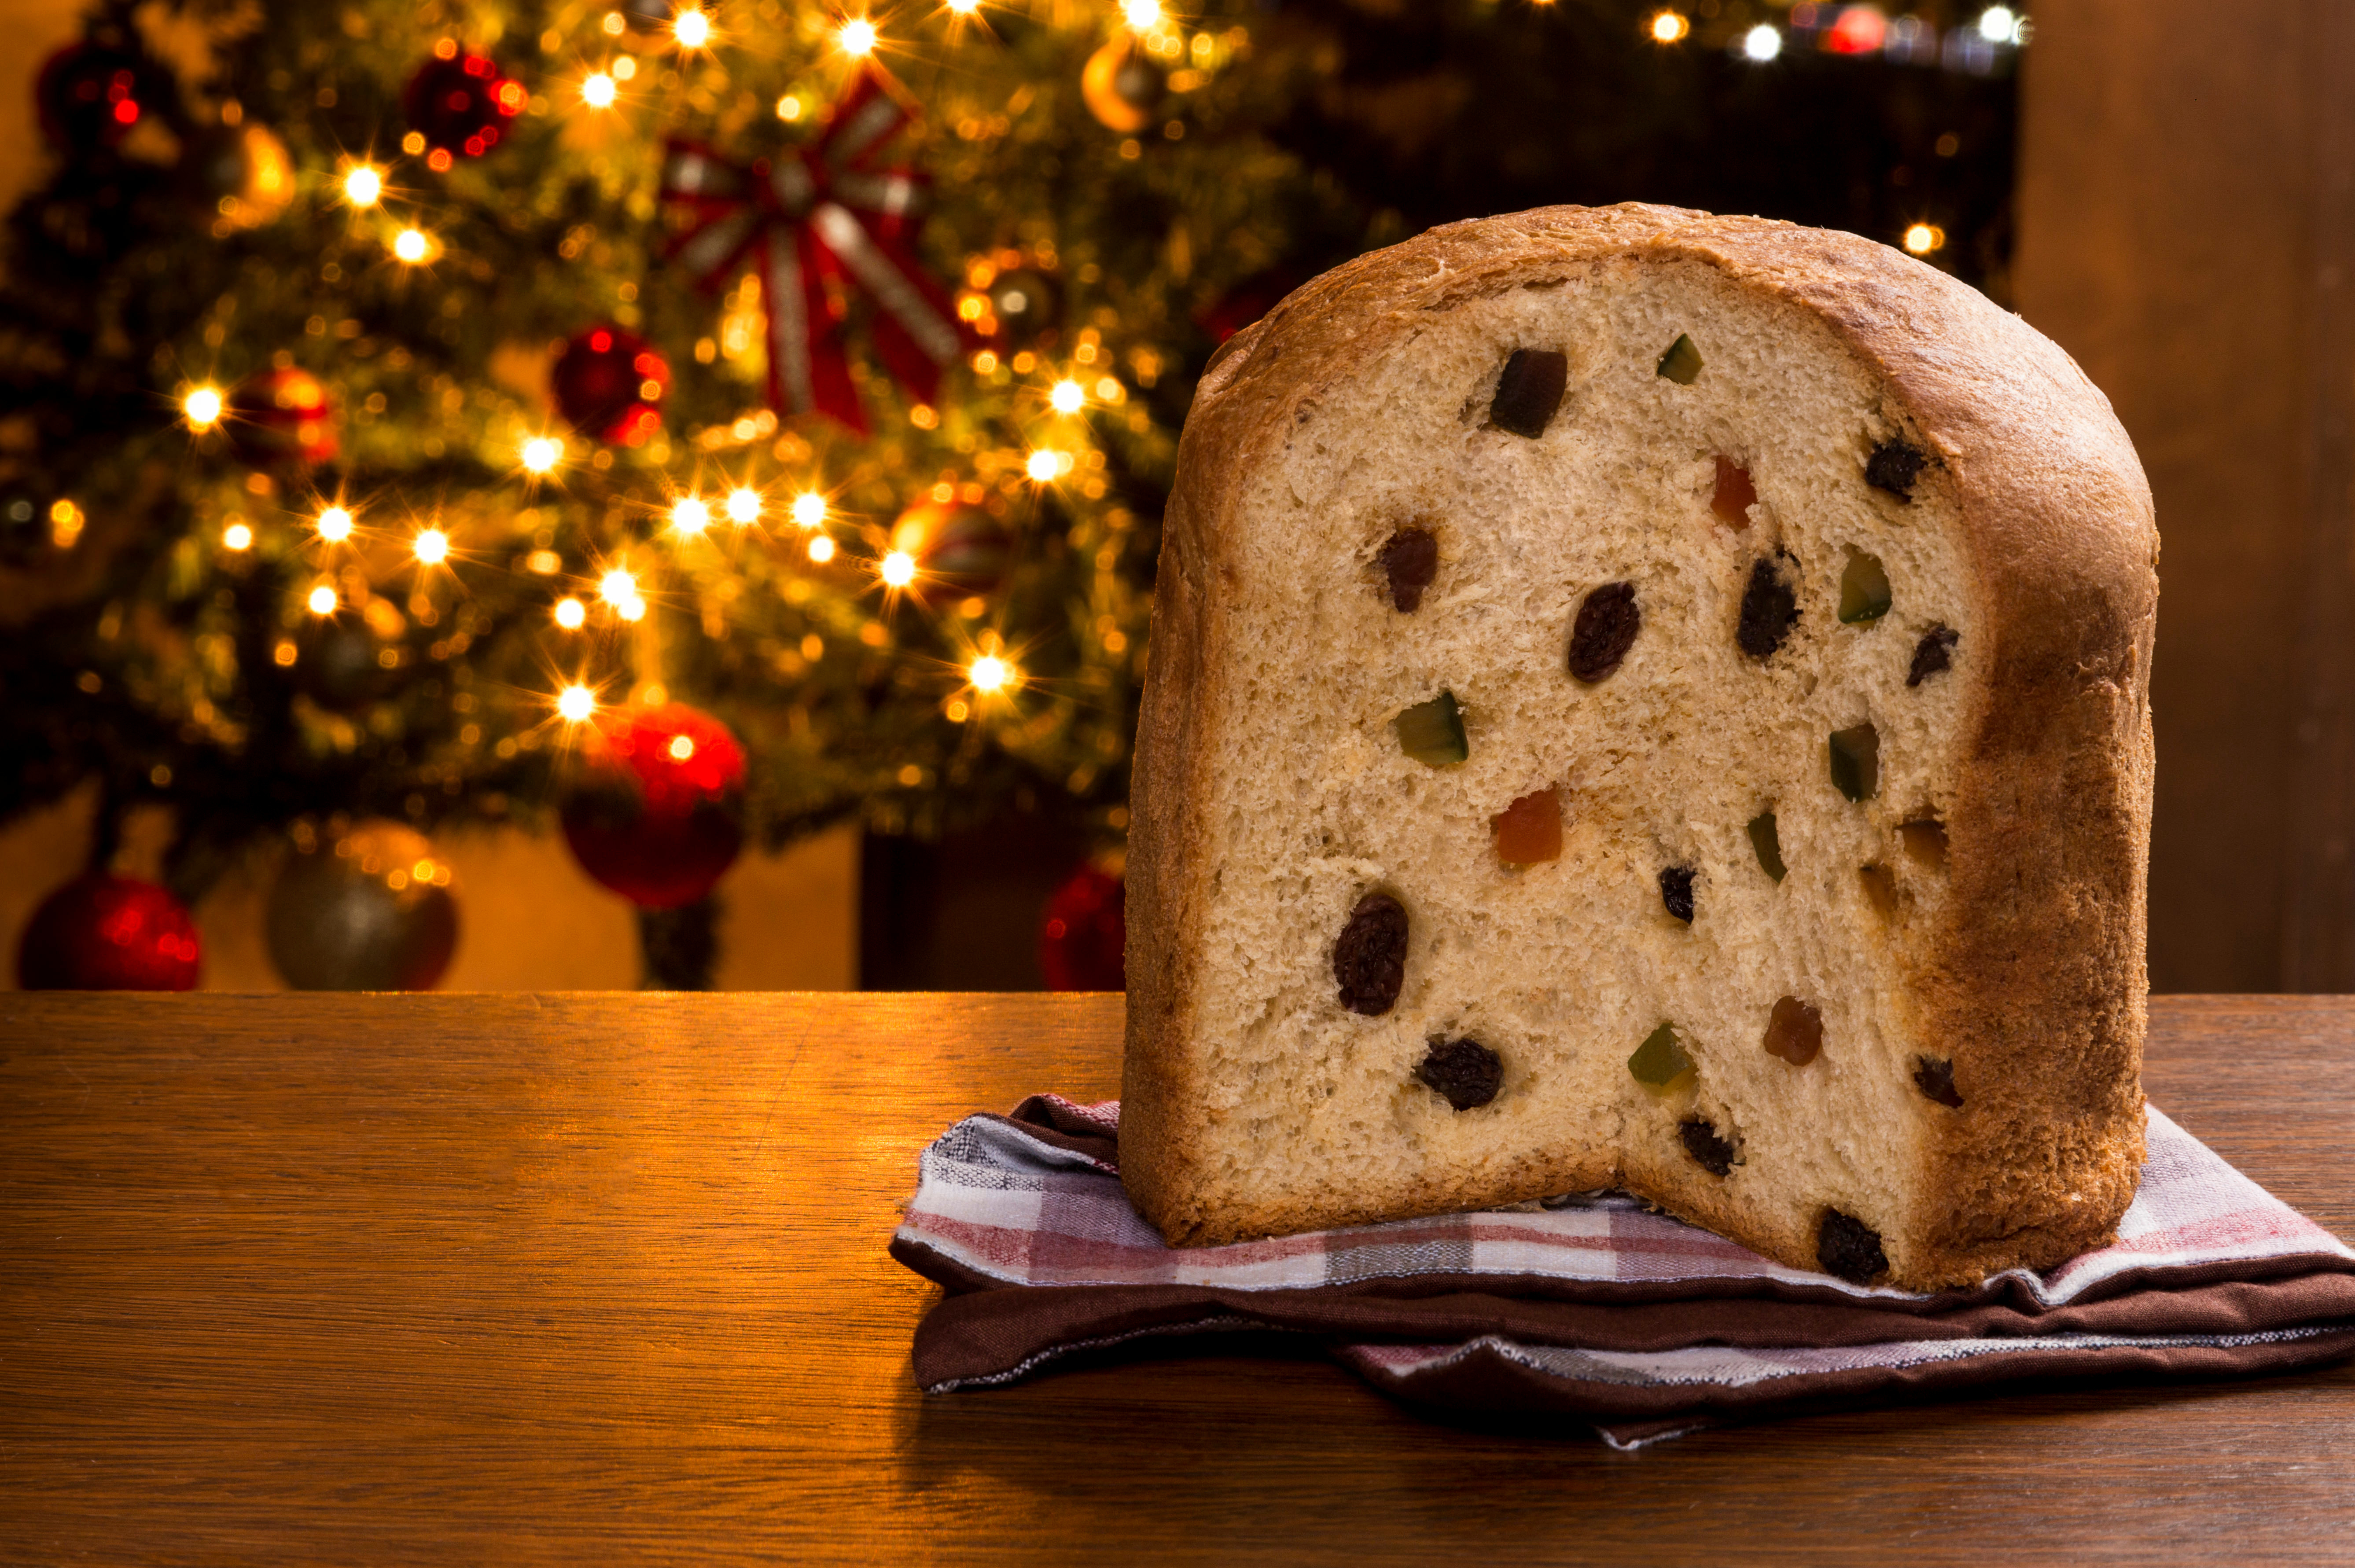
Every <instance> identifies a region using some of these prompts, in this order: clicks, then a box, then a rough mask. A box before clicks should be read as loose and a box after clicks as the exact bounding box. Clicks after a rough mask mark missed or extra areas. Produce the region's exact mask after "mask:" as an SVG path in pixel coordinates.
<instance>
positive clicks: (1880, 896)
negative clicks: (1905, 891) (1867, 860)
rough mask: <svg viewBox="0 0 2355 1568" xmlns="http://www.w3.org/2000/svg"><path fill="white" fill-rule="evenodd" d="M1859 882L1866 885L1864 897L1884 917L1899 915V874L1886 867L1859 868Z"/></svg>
mask: <svg viewBox="0 0 2355 1568" xmlns="http://www.w3.org/2000/svg"><path fill="white" fill-rule="evenodd" d="M1857 880H1858V881H1859V882H1861V883H1863V884H1864V895H1865V897H1866V898H1867V899H1869V900H1870V902H1871V904H1872V906H1873V908H1874V909H1876V910H1878V911H1879V912H1880V913H1881V915H1882V916H1890V915H1894V914H1896V913H1897V874H1896V873H1895V872H1892V871H1891V870H1890V869H1889V868H1888V867H1887V866H1885V865H1880V864H1873V865H1867V866H1859V868H1858V869H1857Z"/></svg>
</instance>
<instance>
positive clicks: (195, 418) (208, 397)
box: [180, 387, 221, 430]
mask: <svg viewBox="0 0 2355 1568" xmlns="http://www.w3.org/2000/svg"><path fill="white" fill-rule="evenodd" d="M180 412H181V413H183V414H185V415H186V416H187V417H188V425H189V427H190V428H191V429H198V430H209V429H212V428H213V427H214V426H215V425H218V424H219V423H220V417H221V395H220V393H219V392H218V391H216V390H215V389H214V388H212V387H197V388H196V389H195V390H194V391H192V392H190V393H189V394H188V395H187V396H186V397H183V398H181V399H180Z"/></svg>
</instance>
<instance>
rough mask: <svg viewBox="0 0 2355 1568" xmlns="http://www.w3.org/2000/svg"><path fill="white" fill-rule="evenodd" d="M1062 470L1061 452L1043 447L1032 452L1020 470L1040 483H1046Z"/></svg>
mask: <svg viewBox="0 0 2355 1568" xmlns="http://www.w3.org/2000/svg"><path fill="white" fill-rule="evenodd" d="M1022 471H1023V472H1025V473H1027V474H1028V475H1029V476H1030V477H1031V478H1032V479H1033V480H1034V481H1036V482H1039V483H1040V484H1044V483H1046V482H1048V481H1049V480H1050V479H1052V478H1054V477H1055V476H1056V475H1057V474H1059V473H1060V472H1061V471H1063V464H1062V454H1061V453H1060V452H1053V451H1049V450H1046V449H1045V448H1043V447H1042V448H1040V449H1039V450H1037V451H1035V452H1032V453H1031V454H1030V461H1028V462H1026V463H1024V464H1023V465H1022Z"/></svg>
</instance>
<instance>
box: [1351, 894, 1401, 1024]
mask: <svg viewBox="0 0 2355 1568" xmlns="http://www.w3.org/2000/svg"><path fill="white" fill-rule="evenodd" d="M1333 979H1334V981H1335V982H1336V983H1337V984H1338V985H1339V986H1340V988H1341V1005H1342V1006H1343V1007H1346V1008H1348V1010H1349V1011H1350V1012H1362V1013H1364V1014H1366V1015H1367V1016H1368V1017H1369V1018H1379V1017H1380V1016H1381V1015H1382V1014H1383V1013H1385V1012H1389V1011H1390V1010H1391V1008H1392V1007H1393V1006H1395V1005H1396V1004H1397V1002H1398V996H1399V988H1400V987H1401V986H1403V985H1404V984H1406V906H1404V905H1401V903H1400V902H1399V901H1398V900H1397V899H1395V898H1392V897H1391V895H1389V894H1387V893H1369V894H1367V895H1365V896H1364V897H1363V898H1360V899H1359V900H1358V906H1357V907H1356V908H1355V909H1353V910H1351V911H1350V912H1349V923H1348V925H1346V926H1344V927H1341V937H1340V939H1339V940H1338V941H1337V942H1335V943H1334V944H1333Z"/></svg>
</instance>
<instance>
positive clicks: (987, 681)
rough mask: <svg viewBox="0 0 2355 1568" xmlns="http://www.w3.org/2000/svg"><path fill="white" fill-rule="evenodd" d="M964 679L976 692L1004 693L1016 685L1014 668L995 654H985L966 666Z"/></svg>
mask: <svg viewBox="0 0 2355 1568" xmlns="http://www.w3.org/2000/svg"><path fill="white" fill-rule="evenodd" d="M964 678H965V679H966V680H968V681H971V682H972V683H973V689H974V690H975V691H976V692H1002V691H1004V690H1005V689H1006V688H1007V686H1009V685H1012V684H1013V683H1014V666H1013V665H1011V664H1009V663H1007V662H1006V661H1005V660H1003V659H1001V658H999V657H998V656H997V655H996V654H995V653H985V654H983V655H982V656H981V657H980V658H978V659H975V661H974V662H972V663H970V664H968V665H966V666H965V668H964Z"/></svg>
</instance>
